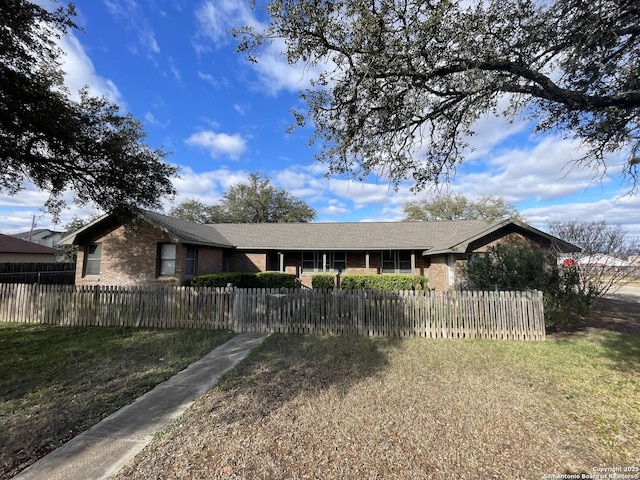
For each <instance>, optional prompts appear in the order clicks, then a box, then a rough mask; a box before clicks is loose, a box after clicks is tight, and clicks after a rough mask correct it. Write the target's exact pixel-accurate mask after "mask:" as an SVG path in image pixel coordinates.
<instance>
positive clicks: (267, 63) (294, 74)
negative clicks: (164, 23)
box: [195, 0, 324, 95]
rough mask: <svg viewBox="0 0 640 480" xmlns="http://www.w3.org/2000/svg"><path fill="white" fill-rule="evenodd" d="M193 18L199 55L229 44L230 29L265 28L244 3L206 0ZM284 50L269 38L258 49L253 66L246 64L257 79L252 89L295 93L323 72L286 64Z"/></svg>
mask: <svg viewBox="0 0 640 480" xmlns="http://www.w3.org/2000/svg"><path fill="white" fill-rule="evenodd" d="M195 15H196V25H197V33H196V42H195V49H196V51H198V52H200V53H204V52H207V51H208V50H210V47H211V46H213V47H221V46H223V45H227V44H229V43H230V42H232V40H233V38H232V36H231V33H230V32H231V29H232V28H234V27H235V28H239V27H243V26H250V27H253V28H254V29H255V30H256V31H263V30H265V29H266V24H264V23H262V22H260V21H259V20H258V19H257V17H256V16H255V15H254V12H253V10H252V9H251V8H250V7H249V3H248V2H238V1H237V0H215V1H213V0H208V1H205V2H203V3H202V5H201V6H200V8H198V9H197V10H196V13H195ZM285 48H286V46H285V44H284V41H283V40H282V39H272V41H270V42H266V43H265V44H264V45H263V46H262V48H261V50H260V56H259V58H258V62H257V63H249V62H248V61H247V62H246V63H247V65H249V66H250V68H252V69H253V70H254V71H255V72H256V74H257V77H258V79H257V85H254V88H256V89H257V90H262V91H265V92H267V93H268V94H269V95H275V94H277V93H278V92H279V91H281V90H286V91H290V92H298V91H300V90H302V89H304V88H307V87H309V85H310V83H309V80H310V79H311V78H314V77H317V75H318V74H319V73H320V72H321V71H323V70H324V68H322V67H321V66H316V67H312V66H310V64H309V63H305V62H298V63H296V64H295V65H290V64H289V62H288V61H287V57H286V56H285V55H284V54H283V53H282V52H283V51H285ZM238 58H242V57H238Z"/></svg>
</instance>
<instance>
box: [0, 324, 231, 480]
mask: <svg viewBox="0 0 640 480" xmlns="http://www.w3.org/2000/svg"><path fill="white" fill-rule="evenodd" d="M230 336H231V334H229V333H227V332H220V331H192V330H181V331H177V330H150V329H134V328H114V327H62V326H51V325H24V324H0V479H7V478H11V477H12V476H13V475H15V474H16V473H18V471H20V470H22V469H24V468H26V467H27V466H29V465H30V464H32V463H33V462H35V460H37V459H38V458H40V457H42V456H44V455H46V454H47V453H49V452H50V451H52V450H53V449H55V448H56V447H58V446H60V445H62V444H63V443H64V442H66V441H68V440H69V439H71V438H72V437H74V436H75V435H77V434H78V433H81V432H82V431H84V430H86V429H88V428H89V427H91V426H92V425H94V424H95V423H97V422H98V421H100V420H101V419H102V418H104V417H106V416H108V415H109V414H111V413H113V412H114V411H116V410H118V409H119V408H121V407H122V406H124V405H127V404H128V403H131V401H133V400H134V399H136V398H137V397H139V396H140V395H142V394H144V393H145V392H147V391H149V390H151V389H152V388H153V387H154V386H155V385H157V384H158V383H160V382H162V381H164V380H166V379H168V378H169V377H170V376H172V375H173V374H174V373H176V372H178V371H180V370H182V369H183V368H185V367H186V366H187V365H189V364H190V363H192V362H194V361H195V360H197V359H199V358H201V357H202V356H203V355H204V354H205V353H207V352H209V351H210V350H211V349H212V348H214V347H215V346H217V345H220V344H221V343H223V342H224V341H225V340H226V339H228V338H229V337H230Z"/></svg>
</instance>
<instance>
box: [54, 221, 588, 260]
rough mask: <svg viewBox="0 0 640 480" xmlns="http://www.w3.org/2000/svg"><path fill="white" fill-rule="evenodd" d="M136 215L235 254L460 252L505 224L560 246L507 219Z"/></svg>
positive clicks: (176, 238)
mask: <svg viewBox="0 0 640 480" xmlns="http://www.w3.org/2000/svg"><path fill="white" fill-rule="evenodd" d="M141 216H142V218H143V219H144V220H146V221H147V222H149V223H151V224H152V225H154V226H155V227H156V228H159V229H161V230H163V231H165V232H167V233H168V234H169V236H170V237H171V241H172V242H176V243H192V244H198V245H210V246H217V247H228V248H237V249H240V250H351V251H354V250H359V251H367V250H421V251H423V254H425V255H430V254H435V253H446V252H464V251H465V249H466V247H467V245H468V244H469V243H470V242H471V241H473V240H475V239H478V238H481V237H483V236H484V235H487V234H489V233H491V232H494V231H496V230H498V229H500V228H502V227H505V226H507V225H510V224H513V225H515V226H516V227H517V228H519V229H520V230H526V231H529V232H530V233H532V234H534V235H541V236H544V237H548V239H554V240H557V241H559V242H561V241H560V240H559V239H556V238H555V237H551V236H550V235H548V234H545V233H544V232H541V231H539V230H536V229H535V228H533V227H530V226H529V225H526V224H523V223H520V222H515V221H511V220H503V221H501V222H497V223H494V224H491V225H490V224H487V223H486V222H485V221H483V220H462V221H455V222H452V221H442V222H343V223H239V224H238V223H216V224H209V225H202V224H198V223H193V222H190V221H188V220H182V219H179V218H175V217H169V216H167V215H162V214H160V213H155V212H150V211H145V212H142V214H141ZM108 217H109V216H108V215H105V216H103V217H101V218H100V219H98V220H95V221H94V222H92V223H90V224H89V225H87V226H85V227H83V228H82V229H80V230H78V231H77V232H75V233H73V234H71V235H69V236H67V237H65V238H64V239H62V241H61V243H73V242H75V241H76V238H77V236H78V234H80V233H81V232H84V231H85V230H88V229H91V228H92V227H93V226H94V225H96V224H97V223H100V222H102V221H106V220H107V219H108ZM562 243H565V242H562ZM565 245H567V246H569V244H565ZM570 247H573V246H570ZM575 248H577V247H575ZM564 251H575V249H572V248H569V249H568V250H564Z"/></svg>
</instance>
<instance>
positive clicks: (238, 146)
mask: <svg viewBox="0 0 640 480" xmlns="http://www.w3.org/2000/svg"><path fill="white" fill-rule="evenodd" d="M46 1H47V0H41V2H40V3H43V2H46ZM76 7H77V10H78V18H77V23H78V24H79V25H80V26H81V27H82V29H83V31H76V32H73V34H72V35H69V36H67V37H65V38H64V39H63V40H62V42H61V44H60V45H61V47H62V49H63V50H64V51H65V52H66V55H65V61H64V65H63V68H64V70H65V72H66V83H67V86H68V87H69V89H70V90H71V92H72V93H73V94H74V95H77V91H78V89H79V88H81V87H82V86H83V85H88V86H89V88H90V91H91V92H92V93H94V94H99V95H105V96H106V97H107V98H109V99H110V100H111V101H113V102H116V103H118V104H119V105H120V106H121V107H122V108H123V109H124V110H125V111H129V112H131V113H132V114H133V115H134V116H136V117H137V118H139V119H140V120H141V121H142V122H143V124H144V127H145V130H146V131H147V133H148V137H147V143H148V144H149V145H151V146H152V147H162V148H164V149H165V150H167V151H170V152H172V154H171V155H170V156H169V157H168V158H167V161H169V162H170V163H172V164H175V165H177V166H179V167H180V178H179V179H176V180H175V186H176V188H177V190H178V192H179V194H178V197H177V198H176V199H175V200H174V203H173V204H171V203H168V202H167V204H166V210H167V211H168V209H170V208H171V206H172V205H175V204H177V203H179V202H180V201H183V200H186V199H190V198H197V199H199V200H201V201H202V202H204V203H211V204H212V203H215V202H216V201H217V200H218V199H219V198H220V196H221V194H222V193H223V192H224V191H225V190H226V189H227V188H228V187H229V186H230V185H232V184H234V183H238V182H241V181H244V180H246V178H247V175H248V174H249V173H250V172H255V171H260V172H261V173H263V174H266V175H268V176H269V177H270V178H271V179H272V181H273V183H274V184H275V185H276V186H278V187H280V188H284V189H286V190H287V191H289V192H290V193H292V194H293V195H295V196H297V197H299V198H301V199H302V200H304V201H305V202H307V203H308V204H309V205H310V206H312V207H313V208H314V209H315V210H316V211H317V213H318V216H317V221H328V222H340V221H371V220H381V221H382V220H384V221H393V220H400V219H401V218H402V206H403V205H404V203H405V202H406V201H409V200H418V199H421V198H424V197H426V196H428V195H429V194H430V192H429V191H424V192H421V193H418V194H413V193H411V192H410V190H409V188H410V186H411V185H410V184H406V185H401V186H400V189H399V190H398V191H397V192H396V191H394V189H393V188H392V187H391V186H390V185H389V184H388V182H386V181H385V180H384V179H381V178H368V179H367V180H366V181H365V182H362V183H361V182H355V181H350V180H348V179H346V178H340V177H332V178H330V179H326V178H324V176H323V174H324V173H325V166H324V165H322V164H318V163H316V162H315V161H314V149H313V148H312V147H309V146H308V145H307V142H308V139H309V137H310V136H311V134H312V131H311V130H309V129H298V130H295V131H294V132H293V133H292V134H287V132H286V130H287V127H288V126H289V125H290V124H291V123H292V121H293V117H292V116H291V114H290V111H291V109H292V108H300V107H302V104H301V101H300V100H299V95H298V92H299V91H300V90H301V89H303V88H305V87H306V86H307V85H308V81H309V73H310V72H308V71H306V70H305V68H304V66H296V65H294V66H291V65H289V64H288V63H287V61H286V58H284V57H283V56H282V55H280V50H281V49H280V48H279V46H278V44H277V43H276V44H274V45H273V46H270V47H267V48H265V49H264V51H263V54H262V56H261V57H260V58H259V62H258V63H257V64H251V63H250V62H248V60H247V59H246V57H245V56H244V55H242V54H238V53H234V47H235V43H234V40H233V38H232V37H231V36H230V34H229V33H228V30H229V29H230V28H231V27H232V26H241V25H245V24H251V25H255V26H257V27H260V26H261V25H262V24H263V23H262V22H264V21H265V20H266V19H265V17H264V15H263V13H262V12H261V11H260V10H259V9H258V10H257V11H254V10H252V9H251V8H250V7H249V0H207V1H204V0H197V1H186V0H170V1H169V0H78V1H77V2H76ZM311 73H312V72H311ZM533 126H534V125H533V123H532V122H531V121H524V120H519V119H516V121H515V122H513V123H512V124H509V123H507V122H506V121H505V120H504V119H502V118H495V117H490V116H487V117H486V118H483V119H481V120H480V121H479V122H478V124H477V125H476V126H475V130H476V133H477V134H476V136H475V137H473V138H472V139H471V140H470V142H471V144H472V145H473V146H474V148H475V150H474V152H473V153H471V154H470V155H469V157H468V158H467V160H466V161H465V162H464V163H463V164H462V165H461V166H459V168H458V171H457V174H456V176H455V177H454V178H453V179H452V181H451V183H450V185H449V187H448V191H449V192H451V193H457V192H462V193H464V194H465V195H467V196H468V197H469V198H475V197H478V196H480V195H483V194H490V195H500V196H503V197H504V198H505V199H506V200H507V201H509V202H511V203H513V204H514V205H516V207H518V209H519V210H520V211H521V212H522V214H523V215H524V217H525V218H526V219H527V221H529V223H531V224H532V225H534V226H536V227H538V228H542V229H544V228H545V226H546V224H547V222H549V221H555V220H561V221H565V220H573V219H577V220H585V221H587V220H606V221H607V222H609V223H611V224H622V225H624V226H625V227H626V228H627V229H628V230H629V231H630V232H631V234H632V235H633V236H640V215H639V213H640V200H639V199H638V197H637V195H636V196H630V195H625V193H626V192H627V191H628V185H627V184H626V183H625V181H624V179H622V178H621V177H620V176H619V175H618V174H617V172H618V170H619V166H616V165H615V164H616V162H618V163H619V160H616V159H611V160H610V164H609V165H608V171H609V176H607V177H605V178H603V179H599V178H596V180H595V181H594V172H592V171H590V170H588V169H571V168H570V161H571V159H572V158H577V157H578V156H579V154H580V153H579V146H578V145H577V143H576V142H573V141H570V140H563V139H562V138H559V137H555V136H552V135H536V134H534V133H533ZM67 198H68V199H69V200H70V201H71V200H72V195H71V194H69V195H68V196H67ZM46 199H47V195H46V193H44V192H39V191H37V190H36V189H35V188H34V187H33V186H27V189H26V190H25V191H23V192H21V193H19V194H18V195H15V196H8V195H6V194H0V232H2V233H15V232H19V231H25V230H28V229H29V228H30V227H31V222H32V219H33V218H34V216H35V218H36V222H37V224H36V226H37V228H55V229H61V228H62V226H63V225H64V224H65V223H67V222H68V221H69V220H70V219H71V218H72V217H73V216H74V215H78V216H81V217H88V216H89V215H91V214H99V213H102V212H100V211H98V210H95V209H94V208H92V207H84V208H78V207H75V206H73V205H72V204H71V203H70V208H69V209H68V210H66V211H65V212H64V213H63V215H62V217H61V222H60V224H58V225H55V224H53V223H52V219H51V217H50V216H49V215H48V214H46V213H43V211H42V206H43V204H44V202H45V201H46Z"/></svg>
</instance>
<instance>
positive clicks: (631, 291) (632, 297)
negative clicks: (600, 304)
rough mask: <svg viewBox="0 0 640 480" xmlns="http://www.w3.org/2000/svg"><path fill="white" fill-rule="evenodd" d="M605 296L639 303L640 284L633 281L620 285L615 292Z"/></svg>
mask: <svg viewBox="0 0 640 480" xmlns="http://www.w3.org/2000/svg"><path fill="white" fill-rule="evenodd" d="M607 297H610V298H615V299H616V300H623V301H627V302H636V303H640V285H639V284H637V283H635V284H631V285H625V286H623V287H620V288H619V289H618V290H617V291H616V292H615V293H610V294H609V295H607Z"/></svg>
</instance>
